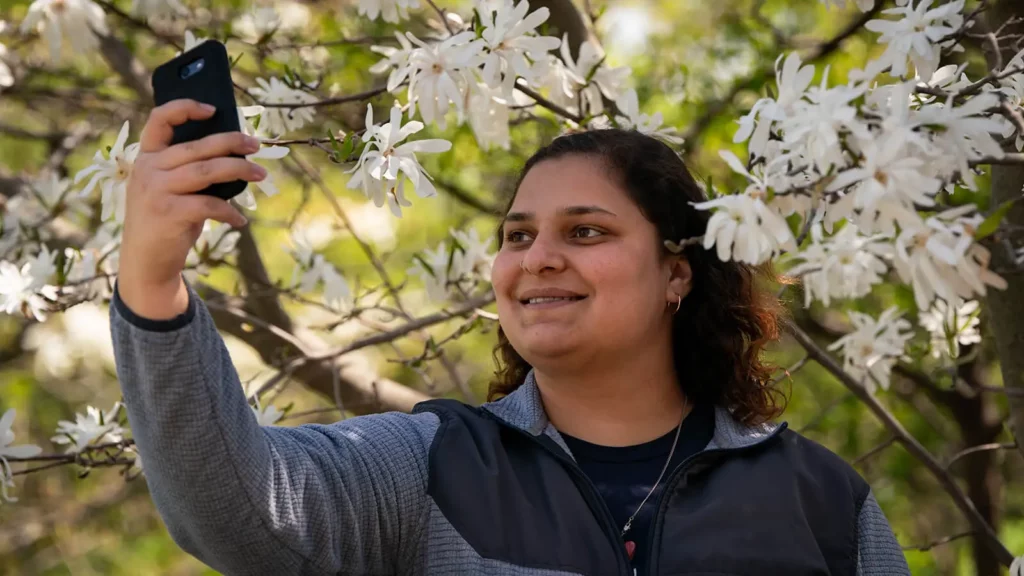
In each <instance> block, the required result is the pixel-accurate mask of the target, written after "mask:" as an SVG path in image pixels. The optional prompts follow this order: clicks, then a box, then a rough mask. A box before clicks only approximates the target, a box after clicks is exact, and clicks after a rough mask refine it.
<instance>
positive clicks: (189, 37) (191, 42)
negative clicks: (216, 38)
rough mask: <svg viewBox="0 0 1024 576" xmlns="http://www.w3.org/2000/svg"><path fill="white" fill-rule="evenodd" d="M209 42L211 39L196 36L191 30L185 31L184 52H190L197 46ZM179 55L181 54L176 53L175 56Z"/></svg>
mask: <svg viewBox="0 0 1024 576" xmlns="http://www.w3.org/2000/svg"><path fill="white" fill-rule="evenodd" d="M207 40H209V38H204V37H201V36H196V35H195V34H193V33H192V31H191V30H185V48H184V51H185V52H188V51H189V50H191V49H193V48H195V47H196V46H199V45H200V44H202V43H203V42H206V41H207ZM179 54H181V52H177V53H175V56H177V55H179Z"/></svg>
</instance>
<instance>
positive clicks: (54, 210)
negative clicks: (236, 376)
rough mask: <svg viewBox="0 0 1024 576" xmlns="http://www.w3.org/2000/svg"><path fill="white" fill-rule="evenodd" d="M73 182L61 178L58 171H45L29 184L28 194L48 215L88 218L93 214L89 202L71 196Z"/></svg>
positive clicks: (79, 197)
mask: <svg viewBox="0 0 1024 576" xmlns="http://www.w3.org/2000/svg"><path fill="white" fill-rule="evenodd" d="M70 191H71V180H70V179H68V178H61V177H60V176H59V175H58V174H57V172H56V171H53V170H44V171H43V172H41V173H40V174H39V176H38V177H37V178H35V179H34V180H32V181H31V182H30V184H29V189H28V192H29V194H31V196H32V199H33V200H34V201H35V202H36V203H38V206H39V208H41V209H42V210H45V212H46V213H47V214H48V215H53V216H56V215H61V214H71V215H73V216H80V217H86V218H88V217H89V215H91V214H92V208H91V207H90V206H89V202H88V201H87V200H85V199H84V198H82V197H81V196H79V195H75V194H70Z"/></svg>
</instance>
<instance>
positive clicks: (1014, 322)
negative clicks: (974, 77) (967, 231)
mask: <svg viewBox="0 0 1024 576" xmlns="http://www.w3.org/2000/svg"><path fill="white" fill-rule="evenodd" d="M986 16H987V24H988V26H987V27H988V29H989V30H995V29H998V27H999V26H1000V25H1001V24H1003V23H1005V22H1007V21H1008V20H1010V19H1011V18H1013V17H1015V16H1016V17H1024V2H1021V1H1020V0H999V1H998V2H996V3H995V5H994V6H993V8H992V10H990V11H989V12H988V14H986ZM1015 28H1016V30H1014V31H1015V32H1018V33H1020V32H1024V26H1021V25H1018V26H1016V27H1015ZM1002 52H1003V54H1002V60H1001V61H1002V62H1003V63H1004V65H1005V63H1006V62H1008V61H1009V60H1010V58H1012V57H1013V55H1014V52H1013V51H1012V50H1011V48H1010V47H1009V46H1006V45H1004V46H1003V49H1002ZM985 58H986V59H987V61H988V63H989V66H994V65H995V63H996V60H997V57H996V54H994V53H993V52H992V50H990V49H987V50H986V52H985ZM1014 151H1016V150H1014ZM1022 188H1024V167H1022V166H993V167H992V202H991V206H992V207H993V208H995V207H997V206H999V205H1001V204H1002V203H1003V202H1006V201H1008V200H1012V199H1014V198H1019V197H1020V195H1021V189H1022ZM1004 223H1005V224H1012V225H1015V226H1017V227H1021V226H1024V202H1017V203H1016V204H1014V206H1013V208H1011V209H1010V211H1009V213H1008V214H1007V215H1006V219H1005V220H1004ZM990 238H992V237H990ZM1007 244H1008V242H1000V238H999V237H995V238H993V242H992V243H991V244H990V248H991V249H992V268H993V269H995V270H1003V271H1004V272H1003V273H1002V276H1003V277H1004V278H1006V281H1007V283H1008V284H1009V286H1008V287H1007V288H1006V290H990V291H989V292H988V297H987V298H986V307H987V309H988V316H989V326H991V328H992V335H993V336H994V338H995V343H996V351H997V353H998V354H999V364H1000V368H1001V369H1002V373H1003V384H1004V385H1005V386H1006V387H1007V388H1008V389H1010V390H1011V391H1017V392H1018V393H1021V394H1024V323H1022V322H1021V319H1022V318H1024V274H1021V273H1020V272H1014V273H1008V272H1005V270H1008V269H1013V268H1016V267H1017V266H1016V263H1015V262H1014V260H1013V255H1012V253H1010V252H1009V251H1008V250H1007V248H1006V245H1007ZM1008 400H1009V405H1010V430H1011V431H1012V432H1013V436H1014V438H1015V439H1016V440H1017V449H1018V450H1019V451H1020V453H1021V455H1024V397H1022V396H1020V395H1010V396H1009V398H1008Z"/></svg>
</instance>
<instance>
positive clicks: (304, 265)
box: [288, 228, 355, 310]
mask: <svg viewBox="0 0 1024 576" xmlns="http://www.w3.org/2000/svg"><path fill="white" fill-rule="evenodd" d="M291 241H292V247H291V248H290V249H289V250H288V252H289V254H291V256H292V258H293V259H295V262H296V266H295V268H294V270H293V271H292V285H297V286H298V288H299V289H300V290H302V291H303V292H309V291H312V290H313V289H314V288H316V286H317V284H318V283H319V282H321V281H322V282H323V284H324V295H323V298H324V304H326V305H327V306H328V307H329V308H332V309H334V310H348V309H350V308H352V306H353V305H354V304H355V302H354V300H353V296H352V289H351V288H349V285H348V282H347V281H346V280H345V277H344V276H342V275H341V274H340V273H339V272H338V270H337V269H336V268H335V267H334V265H333V264H331V263H330V262H328V261H327V260H326V259H325V258H324V256H323V254H317V253H315V252H314V248H313V244H312V242H311V240H310V238H309V237H308V236H307V234H306V233H305V230H303V229H301V228H300V229H296V230H293V231H292V234H291ZM300 273H301V277H299V275H300ZM297 277H299V278H298V282H296V279H297Z"/></svg>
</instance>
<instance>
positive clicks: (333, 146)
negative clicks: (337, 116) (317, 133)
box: [327, 130, 342, 162]
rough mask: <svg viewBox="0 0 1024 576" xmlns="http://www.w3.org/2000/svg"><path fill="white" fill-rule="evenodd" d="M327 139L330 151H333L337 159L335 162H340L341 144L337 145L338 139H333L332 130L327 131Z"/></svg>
mask: <svg viewBox="0 0 1024 576" xmlns="http://www.w3.org/2000/svg"><path fill="white" fill-rule="evenodd" d="M327 137H328V138H330V139H331V149H332V150H334V155H335V157H336V158H337V160H336V161H338V162H340V161H341V159H342V155H341V144H340V143H338V139H337V138H335V137H334V130H327Z"/></svg>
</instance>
